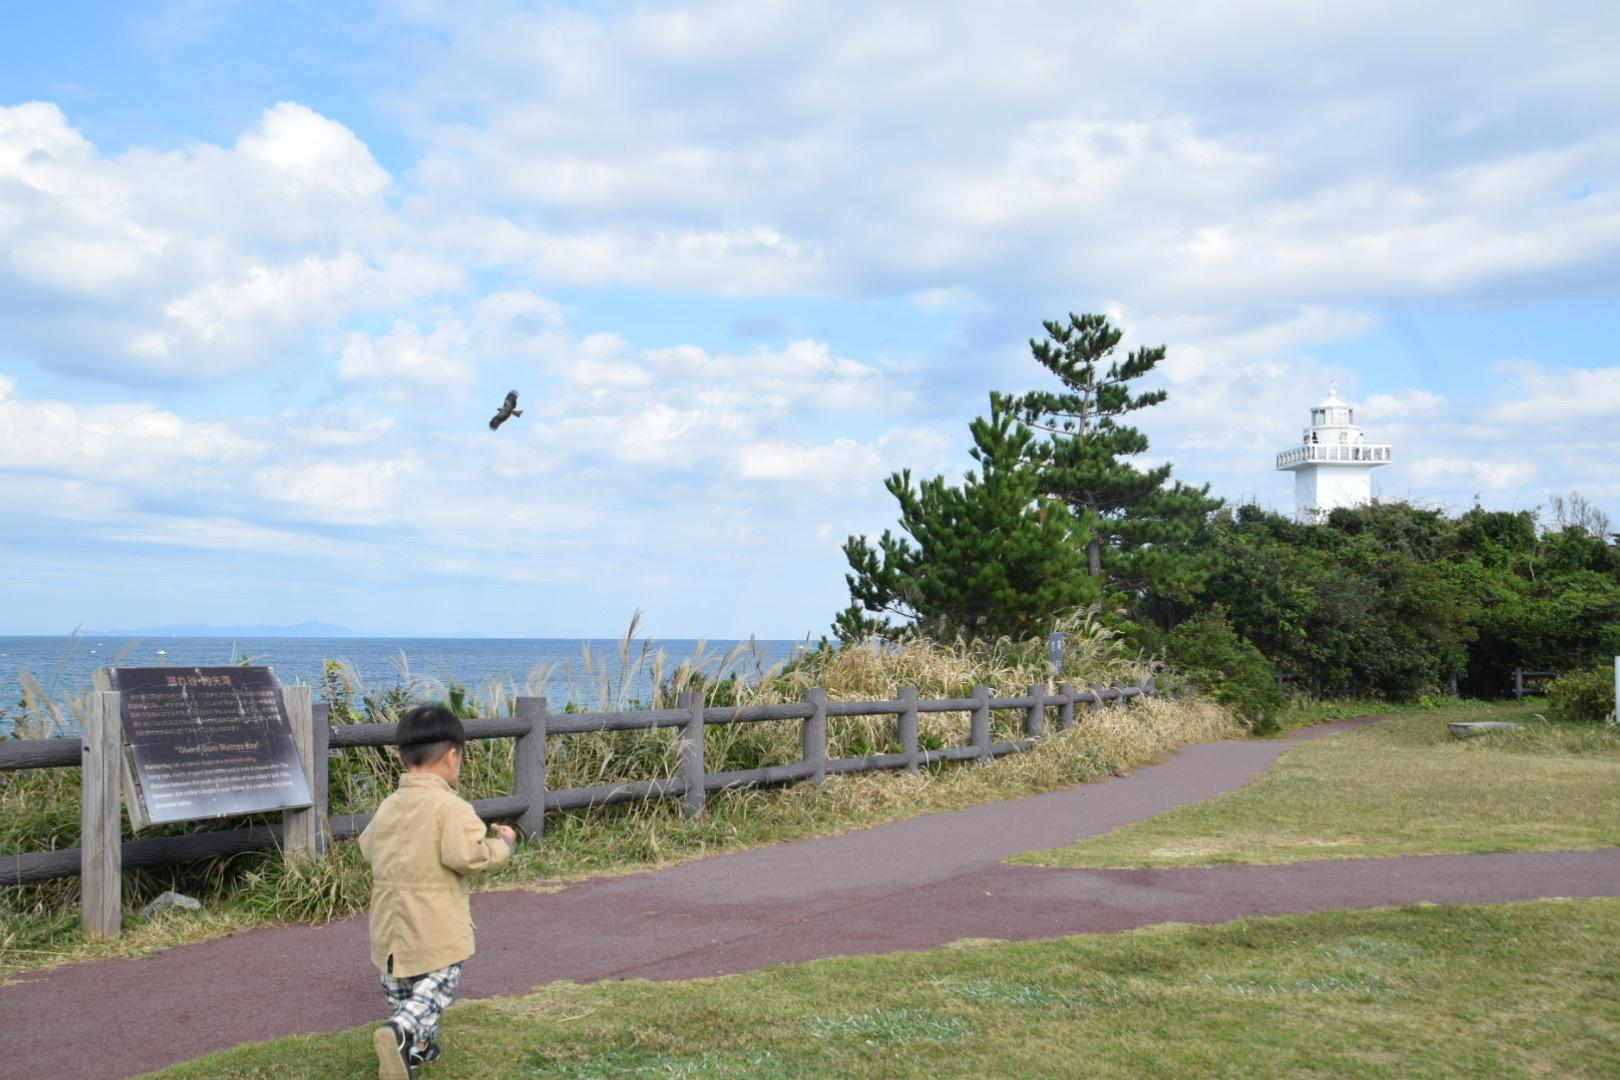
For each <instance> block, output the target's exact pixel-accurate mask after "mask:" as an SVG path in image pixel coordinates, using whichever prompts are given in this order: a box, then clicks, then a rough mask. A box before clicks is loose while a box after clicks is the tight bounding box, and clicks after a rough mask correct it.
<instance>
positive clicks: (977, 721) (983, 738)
mask: <svg viewBox="0 0 1620 1080" xmlns="http://www.w3.org/2000/svg"><path fill="white" fill-rule="evenodd" d="M968 724H969V726H968V730H969V731H970V732H971V733H972V739H971V741H972V743H973V746H974V747H975V748H976V749H977V750H978V751H979V753H978V755H977V756H978V759H979V760H980V761H989V760H990V688H989V687H988V686H975V687H974V688H973V715H972V718H971V719H970V720H969V722H968Z"/></svg>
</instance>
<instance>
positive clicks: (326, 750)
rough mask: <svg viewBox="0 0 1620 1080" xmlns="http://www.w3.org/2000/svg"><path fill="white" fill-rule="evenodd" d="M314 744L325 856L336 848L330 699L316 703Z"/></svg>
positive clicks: (320, 846) (318, 841)
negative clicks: (327, 702)
mask: <svg viewBox="0 0 1620 1080" xmlns="http://www.w3.org/2000/svg"><path fill="white" fill-rule="evenodd" d="M314 721H315V730H314V735H315V737H314V739H313V740H311V742H310V745H311V746H312V747H314V750H313V754H314V757H315V790H314V792H313V793H312V794H314V796H315V823H316V826H317V828H318V830H319V831H318V833H317V835H316V837H315V853H316V854H317V855H325V854H326V853H327V852H328V851H330V850H331V848H332V760H331V758H332V717H331V709H329V708H328V707H327V704H326V702H324V701H321V702H317V703H316V704H315V709H314Z"/></svg>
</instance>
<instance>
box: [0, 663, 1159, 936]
mask: <svg viewBox="0 0 1620 1080" xmlns="http://www.w3.org/2000/svg"><path fill="white" fill-rule="evenodd" d="M308 695H309V691H308V689H307V688H305V687H290V688H288V689H287V690H284V691H283V696H284V698H286V699H287V700H288V703H289V705H294V704H299V703H301V708H297V707H292V708H289V710H288V711H289V714H290V715H291V716H292V717H293V718H294V726H295V728H298V727H299V723H298V721H299V720H301V719H303V718H307V719H305V720H304V723H306V724H307V726H308V729H307V730H305V731H302V732H299V731H295V736H298V737H299V743H300V745H301V746H307V747H309V748H310V752H309V755H308V756H309V757H310V758H312V759H313V760H312V761H308V762H306V763H305V769H306V771H307V772H309V773H310V775H311V781H312V783H311V789H312V791H313V793H314V796H315V800H316V805H315V807H314V809H313V812H311V811H290V812H288V814H287V815H286V816H285V817H284V820H283V822H281V823H273V824H258V825H251V826H247V827H238V828H234V829H221V830H213V831H203V832H194V833H189V834H186V835H180V836H156V837H146V838H140V839H134V840H125V841H122V842H121V843H108V842H102V843H100V844H98V845H97V846H96V849H95V850H90V849H89V848H88V846H85V847H81V848H65V849H62V850H57V851H35V852H28V853H24V854H21V855H8V856H0V885H24V884H30V883H33V882H40V881H48V880H50V879H53V878H62V877H72V876H74V875H81V876H84V877H85V879H86V887H85V894H86V895H85V901H84V909H85V916H84V924H85V927H86V930H87V932H91V931H97V930H99V932H101V933H103V934H106V935H108V936H112V935H116V934H117V932H118V913H117V910H116V904H111V908H112V910H109V903H110V902H109V901H108V899H107V898H106V897H105V896H103V895H100V892H104V891H105V890H106V889H108V888H112V887H114V886H116V883H117V880H118V875H119V873H121V872H122V870H125V869H130V870H134V869H144V868H150V867H156V866H165V865H170V864H174V863H182V862H190V861H193V860H197V859H207V858H224V857H229V856H233V855H240V854H243V853H246V852H253V851H268V850H276V849H280V850H282V851H284V852H285V853H286V854H287V856H288V857H289V858H290V859H291V858H299V857H309V856H311V855H319V854H321V853H323V852H324V851H325V850H326V846H327V844H328V842H329V841H330V840H331V839H344V838H350V837H354V836H358V835H359V834H360V833H361V831H362V830H364V829H365V827H366V825H367V824H368V823H369V822H370V821H371V817H372V815H370V814H344V815H337V816H331V815H329V814H328V799H329V792H328V761H327V758H328V755H329V753H330V752H331V751H332V750H341V749H348V748H354V747H364V746H372V747H382V746H392V745H394V742H395V740H396V738H397V733H398V725H397V724H369V723H367V724H344V725H340V726H336V727H333V726H331V725H330V724H329V723H328V720H327V707H326V706H325V705H324V704H315V703H311V702H310V701H309V696H308ZM1149 695H1158V696H1165V695H1166V691H1165V690H1164V689H1162V688H1159V687H1156V686H1155V684H1154V683H1153V681H1152V680H1144V681H1143V682H1141V683H1139V684H1137V685H1134V686H1125V685H1114V686H1097V685H1092V686H1090V687H1088V688H1086V689H1083V690H1082V689H1076V688H1074V687H1073V686H1071V685H1069V684H1067V683H1063V684H1059V686H1058V687H1057V689H1056V691H1055V692H1054V691H1050V690H1048V689H1047V688H1046V687H1045V686H1042V685H1032V686H1030V687H1029V688H1028V691H1027V692H1026V693H1024V694H1019V695H1013V696H1001V697H997V696H994V695H992V694H991V691H990V688H989V687H982V686H981V687H976V688H975V689H974V692H973V696H971V697H965V698H931V699H923V698H919V697H918V696H917V691H916V689H915V688H913V687H902V688H901V689H900V696H899V697H897V698H895V699H892V700H880V701H829V700H828V699H827V692H826V691H825V690H822V689H819V688H811V689H808V690H806V691H805V695H804V700H802V701H797V702H784V703H781V704H775V705H743V706H721V705H704V704H703V703H702V701H701V700H700V699H699V697H698V695H696V694H684V695H682V697H681V700H680V702H679V705H678V707H677V708H673V709H642V710H634V711H623V712H562V713H553V712H550V711H548V709H547V706H546V701H545V699H544V698H519V699H517V701H516V703H515V707H514V712H513V715H511V716H501V717H488V718H480V719H475V720H467V721H464V726H465V728H466V731H467V738H468V739H470V740H483V739H513V740H515V746H514V749H515V755H514V761H515V767H514V785H513V786H514V788H515V790H514V791H513V793H512V794H511V795H505V796H501V797H498V798H490V799H481V800H477V801H475V802H474V803H473V808H474V809H475V810H477V811H478V814H479V816H480V817H482V818H483V819H484V820H486V821H496V820H511V821H516V822H517V823H518V824H519V826H520V827H521V828H522V829H523V831H524V832H525V833H527V834H528V835H530V836H531V837H539V836H541V835H543V834H544V831H545V815H546V814H547V813H548V812H550V813H555V812H560V811H566V810H580V809H587V808H591V807H599V806H611V805H613V804H616V803H622V802H631V801H637V800H643V799H658V798H674V799H680V800H682V809H683V812H684V813H685V814H686V815H687V816H692V815H694V814H697V813H700V812H701V811H702V809H703V806H704V797H705V795H706V794H708V793H709V792H719V791H730V790H735V789H737V788H742V787H752V786H760V785H770V784H789V783H798V782H802V781H809V782H810V783H812V784H816V785H819V784H821V783H822V781H823V780H824V779H825V778H826V777H827V776H836V775H843V774H848V773H860V772H871V771H876V770H884V769H894V770H905V771H910V772H915V771H917V770H918V769H920V768H925V767H927V766H930V765H934V764H936V763H941V762H960V761H989V760H991V759H993V758H997V757H1001V756H1003V755H1006V754H1015V753H1020V752H1023V751H1026V750H1030V749H1032V748H1034V747H1035V746H1036V745H1037V744H1038V743H1039V741H1040V738H1041V737H1042V736H1043V735H1044V734H1045V733H1046V731H1047V720H1048V713H1049V711H1052V710H1055V711H1056V713H1057V723H1056V727H1057V730H1059V731H1063V730H1066V729H1068V728H1070V727H1072V726H1074V724H1075V723H1076V722H1077V719H1076V707H1077V706H1085V707H1087V708H1089V709H1091V710H1099V709H1103V708H1106V707H1110V706H1112V707H1115V708H1123V707H1125V705H1126V704H1127V703H1128V702H1129V701H1130V700H1131V699H1132V698H1136V697H1142V696H1149ZM94 698H96V699H109V700H96V701H95V702H94V707H93V708H92V709H91V713H93V714H94V715H95V717H99V718H100V720H98V721H97V724H95V725H92V726H94V727H95V731H94V732H90V731H88V728H87V734H85V735H84V736H82V737H81V738H79V739H68V738H56V739H10V740H3V741H0V773H3V772H8V771H14V770H18V769H51V768H73V767H82V768H84V770H85V782H84V784H83V787H84V789H85V791H86V792H87V793H92V794H94V795H95V802H94V805H93V806H92V805H91V804H90V803H89V802H87V804H86V808H85V817H86V820H87V822H88V820H89V818H90V817H91V816H97V822H98V828H96V829H94V830H91V829H87V830H86V835H91V833H92V832H94V833H95V835H99V836H106V837H116V836H118V833H119V828H120V826H119V820H118V809H119V802H120V799H121V795H120V794H119V790H118V788H119V784H118V770H119V765H120V762H119V760H118V759H119V756H120V754H121V750H119V749H118V746H120V745H121V741H120V739H121V736H120V735H119V733H118V732H117V730H116V728H117V724H116V718H117V716H118V711H117V702H116V695H114V694H110V693H100V694H96V695H94ZM1014 710H1016V711H1022V712H1023V713H1024V717H1023V729H1024V738H1021V739H1012V740H1003V741H999V742H992V741H991V738H990V717H991V713H992V712H996V711H1014ZM942 712H961V713H967V714H968V715H969V720H970V722H969V730H970V739H969V742H968V744H967V745H965V746H951V747H942V748H939V749H932V750H928V749H922V748H920V747H919V746H918V743H917V733H918V724H917V718H918V715H919V714H921V713H942ZM860 716H893V717H894V718H895V720H896V730H895V740H894V741H895V743H896V744H898V745H899V746H900V749H899V750H898V751H894V752H889V753H881V754H868V755H865V756H861V757H845V758H828V756H827V742H828V736H827V720H828V719H829V718H835V719H841V718H847V717H860ZM101 721H111V727H112V730H111V731H110V732H109V731H108V730H107V724H105V723H102V722H101ZM768 721H798V722H800V723H801V724H802V733H803V737H802V741H801V746H802V750H803V760H801V761H797V762H791V763H788V764H783V765H767V766H761V767H758V768H753V769H738V770H733V771H729V772H718V773H711V772H708V771H706V769H705V767H704V760H703V746H704V734H703V733H704V729H705V728H706V727H709V726H713V725H725V724H747V723H760V722H768ZM657 728H676V729H679V730H680V732H681V737H680V740H679V750H680V754H679V758H680V765H679V771H678V775H675V776H670V777H663V778H658V779H653V780H635V781H626V782H622V783H611V784H598V785H595V786H592V787H583V788H564V789H560V790H549V789H548V788H547V787H546V776H545V770H546V744H547V740H548V739H550V738H552V737H554V736H562V735H587V734H594V733H599V732H605V731H645V730H653V729H657ZM109 740H110V741H109ZM0 779H3V778H0ZM87 798H88V795H87ZM300 815H302V816H300ZM92 869H93V870H94V874H92V873H91V872H90V871H91V870H92ZM109 874H110V877H111V883H112V884H111V885H109V884H108V880H107V879H108V875H109ZM92 879H94V881H95V882H96V883H97V889H98V890H99V891H98V895H97V896H96V897H94V898H92V897H91V896H90V895H89V894H90V891H91V890H90V885H91V882H92ZM92 899H94V906H95V907H96V908H97V909H98V914H96V915H95V916H94V918H92V915H91V907H92Z"/></svg>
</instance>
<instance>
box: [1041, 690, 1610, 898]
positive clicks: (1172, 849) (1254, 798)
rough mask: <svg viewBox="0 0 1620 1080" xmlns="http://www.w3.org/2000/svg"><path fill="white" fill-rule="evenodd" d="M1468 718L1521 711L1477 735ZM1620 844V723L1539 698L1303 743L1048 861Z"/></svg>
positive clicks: (1271, 859) (1131, 862)
mask: <svg viewBox="0 0 1620 1080" xmlns="http://www.w3.org/2000/svg"><path fill="white" fill-rule="evenodd" d="M1459 720H1513V721H1518V722H1520V723H1522V724H1523V725H1524V727H1523V728H1521V729H1520V730H1519V731H1516V732H1498V733H1493V734H1491V735H1487V736H1483V737H1477V738H1474V739H1467V740H1456V739H1453V738H1451V737H1450V736H1449V734H1448V733H1447V730H1446V725H1447V724H1448V723H1451V722H1455V721H1459ZM1614 844H1620V734H1617V733H1616V732H1615V731H1614V730H1613V729H1605V728H1603V727H1599V726H1597V725H1592V724H1569V723H1562V722H1556V721H1548V720H1544V719H1542V718H1541V717H1540V716H1539V715H1538V714H1537V712H1536V710H1535V709H1534V708H1533V707H1529V706H1525V705H1496V706H1489V705H1480V704H1471V705H1467V706H1459V707H1456V708H1442V709H1436V710H1433V711H1426V712H1409V713H1402V714H1399V715H1394V716H1390V717H1389V718H1387V719H1385V720H1381V721H1379V722H1378V723H1376V724H1374V725H1373V726H1371V727H1368V728H1365V729H1363V730H1361V731H1357V732H1354V733H1350V734H1345V735H1338V736H1334V737H1331V738H1326V739H1322V740H1320V741H1318V742H1312V743H1308V744H1306V745H1304V746H1301V747H1298V748H1296V749H1293V750H1290V751H1289V752H1288V753H1287V754H1285V755H1284V756H1283V757H1282V758H1280V759H1279V760H1278V761H1277V763H1276V764H1275V765H1274V766H1272V768H1271V769H1270V770H1269V771H1268V772H1267V773H1266V774H1265V775H1263V776H1261V777H1260V778H1258V779H1257V780H1255V781H1254V782H1253V783H1251V784H1249V785H1248V786H1246V787H1244V788H1242V789H1240V790H1238V791H1234V792H1229V793H1227V794H1225V795H1219V796H1216V797H1215V798H1213V799H1209V800H1207V801H1205V802H1201V803H1197V804H1195V805H1192V806H1186V807H1181V808H1179V809H1176V810H1171V811H1168V812H1166V813H1164V814H1160V815H1159V816H1158V817H1155V818H1151V819H1149V820H1147V821H1142V822H1138V823H1136V824H1134V825H1128V826H1126V827H1124V828H1121V829H1118V830H1116V831H1114V832H1112V833H1109V834H1107V835H1105V836H1101V837H1097V838H1095V839H1091V840H1084V841H1081V842H1080V843H1077V844H1074V845H1072V846H1069V847H1064V848H1056V849H1053V850H1050V851H1040V852H1031V853H1029V854H1027V855H1020V856H1018V857H1017V858H1016V859H1014V860H1012V861H1014V862H1019V863H1028V864H1034V865H1041V866H1078V867H1097V868H1115V867H1160V866H1207V865H1210V864H1214V863H1281V862H1298V861H1304V860H1309V859H1353V858H1375V857H1383V856H1392V855H1430V854H1439V853H1453V852H1485V851H1545V850H1553V849H1590V848H1598V847H1607V846H1610V845H1614Z"/></svg>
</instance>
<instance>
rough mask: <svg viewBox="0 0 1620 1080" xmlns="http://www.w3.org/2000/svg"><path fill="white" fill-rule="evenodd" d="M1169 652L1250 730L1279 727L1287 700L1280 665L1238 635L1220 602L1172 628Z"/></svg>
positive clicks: (1173, 660) (1258, 731)
mask: <svg viewBox="0 0 1620 1080" xmlns="http://www.w3.org/2000/svg"><path fill="white" fill-rule="evenodd" d="M1165 653H1166V656H1167V658H1168V659H1169V660H1170V662H1171V663H1174V664H1178V665H1180V666H1181V667H1184V668H1186V669H1187V670H1189V671H1191V672H1192V673H1193V674H1194V675H1195V676H1197V677H1198V678H1199V680H1200V681H1201V682H1202V683H1203V684H1204V686H1205V687H1206V688H1207V689H1208V690H1209V692H1210V693H1211V694H1213V695H1214V697H1215V700H1216V701H1218V702H1220V703H1221V704H1223V705H1229V706H1231V707H1232V709H1233V710H1234V711H1236V712H1237V714H1238V716H1239V717H1241V718H1242V720H1243V722H1244V724H1246V725H1247V726H1248V728H1249V730H1250V731H1251V732H1252V733H1254V734H1256V735H1267V734H1270V733H1271V732H1274V731H1276V730H1277V714H1278V713H1279V712H1281V711H1282V707H1283V705H1285V704H1286V703H1287V699H1286V698H1285V697H1284V696H1283V692H1282V689H1281V688H1280V687H1279V686H1278V685H1277V671H1276V669H1275V668H1274V667H1272V666H1271V661H1269V660H1267V659H1266V658H1265V656H1263V655H1262V654H1261V652H1260V650H1259V649H1257V648H1255V647H1254V646H1253V645H1251V644H1249V643H1248V642H1247V641H1245V640H1243V639H1242V638H1240V637H1238V635H1237V632H1236V631H1235V630H1233V629H1232V624H1231V623H1229V622H1227V621H1226V610H1225V609H1224V608H1222V607H1221V606H1220V605H1219V604H1217V605H1215V606H1214V607H1212V608H1210V609H1209V610H1207V611H1204V612H1201V613H1199V614H1197V615H1194V616H1193V617H1192V618H1190V619H1188V620H1186V621H1185V622H1183V623H1180V624H1179V625H1177V626H1176V628H1175V629H1174V630H1172V631H1170V635H1169V637H1168V638H1167V639H1166V642H1165Z"/></svg>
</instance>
